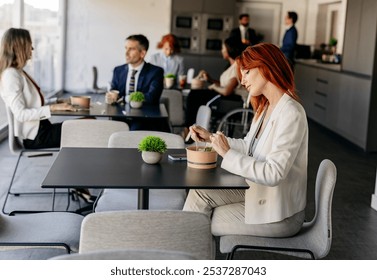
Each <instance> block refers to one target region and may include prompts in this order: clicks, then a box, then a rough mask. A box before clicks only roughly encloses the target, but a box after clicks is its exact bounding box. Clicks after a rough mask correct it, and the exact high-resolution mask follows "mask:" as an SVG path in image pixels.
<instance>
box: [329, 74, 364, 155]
mask: <svg viewBox="0 0 377 280" xmlns="http://www.w3.org/2000/svg"><path fill="white" fill-rule="evenodd" d="M370 97H371V81H370V80H369V79H365V78H360V77H355V76H351V75H347V74H341V75H340V84H339V88H338V114H337V118H336V120H337V122H336V129H337V132H338V133H339V134H340V135H342V136H344V137H345V138H347V139H348V140H350V141H351V142H353V143H355V144H356V145H358V146H359V147H362V148H363V149H366V145H367V135H368V119H369V104H370Z"/></svg>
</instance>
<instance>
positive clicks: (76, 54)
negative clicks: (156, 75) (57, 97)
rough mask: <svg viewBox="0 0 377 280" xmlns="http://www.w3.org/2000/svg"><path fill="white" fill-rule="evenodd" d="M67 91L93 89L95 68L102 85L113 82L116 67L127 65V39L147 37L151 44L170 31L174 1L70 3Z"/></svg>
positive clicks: (85, 0) (87, 0)
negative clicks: (125, 48) (128, 37)
mask: <svg viewBox="0 0 377 280" xmlns="http://www.w3.org/2000/svg"><path fill="white" fill-rule="evenodd" d="M67 5H68V11H67V40H66V49H67V52H66V59H65V61H66V70H65V82H64V88H65V89H66V90H69V91H75V92H84V91H85V90H87V89H90V88H91V87H92V82H93V73H92V67H93V66H97V68H98V86H100V87H105V86H106V84H107V82H108V81H109V80H111V77H112V70H113V68H114V67H115V66H117V65H120V64H123V63H125V59H124V40H125V38H126V37H127V36H129V35H131V34H144V35H145V36H146V37H147V38H148V39H149V43H150V47H149V51H148V54H147V58H146V59H147V60H148V57H149V55H150V54H152V53H154V52H156V45H157V42H158V41H159V40H160V39H161V37H162V35H164V34H166V33H168V32H169V31H170V20H171V0H138V1H135V0H68V3H67Z"/></svg>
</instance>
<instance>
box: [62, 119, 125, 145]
mask: <svg viewBox="0 0 377 280" xmlns="http://www.w3.org/2000/svg"><path fill="white" fill-rule="evenodd" d="M118 131H129V126H128V124H127V123H125V122H120V121H111V120H95V119H80V120H66V121H64V122H63V125H62V136H61V143H60V146H61V148H64V147H91V148H93V147H96V148H104V147H107V143H108V142H109V138H110V136H111V134H113V133H114V132H118Z"/></svg>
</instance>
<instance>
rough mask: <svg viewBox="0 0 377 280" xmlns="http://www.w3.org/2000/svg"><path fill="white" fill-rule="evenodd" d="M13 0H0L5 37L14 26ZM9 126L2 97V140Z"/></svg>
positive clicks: (0, 23) (0, 25) (0, 33)
mask: <svg viewBox="0 0 377 280" xmlns="http://www.w3.org/2000/svg"><path fill="white" fill-rule="evenodd" d="M14 6H15V5H14V1H13V0H0V18H1V20H0V36H1V38H2V37H3V34H4V32H5V31H6V30H7V29H8V28H10V27H11V26H13V16H12V15H13V9H14ZM7 127H8V122H7V115H6V113H5V105H4V102H3V99H2V98H0V140H1V139H3V138H4V137H5V136H6V131H7Z"/></svg>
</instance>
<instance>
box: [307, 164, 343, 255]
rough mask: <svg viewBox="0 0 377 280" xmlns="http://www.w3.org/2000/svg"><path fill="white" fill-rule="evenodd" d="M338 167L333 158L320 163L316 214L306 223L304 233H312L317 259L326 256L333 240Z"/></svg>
mask: <svg viewBox="0 0 377 280" xmlns="http://www.w3.org/2000/svg"><path fill="white" fill-rule="evenodd" d="M336 175H337V172H336V167H335V165H334V163H333V162H332V161H331V160H328V159H324V160H323V161H322V162H321V164H320V165H319V168H318V172H317V177H316V182H315V204H316V206H315V208H316V210H315V216H314V218H313V219H312V220H311V221H310V222H307V223H305V224H304V228H303V231H304V235H310V237H309V238H307V239H311V243H312V244H313V246H314V247H316V248H315V249H316V250H313V253H314V255H315V257H316V258H317V259H321V258H324V257H325V256H326V255H327V254H328V252H329V251H330V247H331V241H332V221H331V209H332V198H333V194H334V188H335V183H336Z"/></svg>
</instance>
